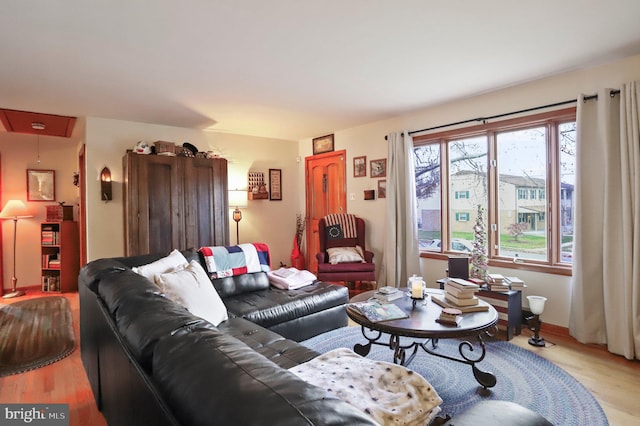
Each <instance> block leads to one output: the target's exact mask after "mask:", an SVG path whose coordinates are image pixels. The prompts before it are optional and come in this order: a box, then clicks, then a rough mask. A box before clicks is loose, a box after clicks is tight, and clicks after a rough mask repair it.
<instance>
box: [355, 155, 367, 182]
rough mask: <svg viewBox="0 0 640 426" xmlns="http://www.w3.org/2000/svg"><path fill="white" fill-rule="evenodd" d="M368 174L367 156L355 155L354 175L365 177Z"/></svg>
mask: <svg viewBox="0 0 640 426" xmlns="http://www.w3.org/2000/svg"><path fill="white" fill-rule="evenodd" d="M366 175H367V156H366V155H363V156H362V157H353V177H363V176H366Z"/></svg>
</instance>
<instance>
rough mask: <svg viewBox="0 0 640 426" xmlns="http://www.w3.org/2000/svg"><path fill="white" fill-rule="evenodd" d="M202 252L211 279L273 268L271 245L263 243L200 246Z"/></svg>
mask: <svg viewBox="0 0 640 426" xmlns="http://www.w3.org/2000/svg"><path fill="white" fill-rule="evenodd" d="M200 254H202V256H203V257H204V262H205V265H206V266H207V272H208V273H209V277H211V279H216V278H224V277H233V276H235V275H242V274H248V273H252V272H269V271H270V270H271V259H270V257H269V246H268V245H266V244H262V243H247V244H239V245H237V246H227V247H225V246H214V247H200Z"/></svg>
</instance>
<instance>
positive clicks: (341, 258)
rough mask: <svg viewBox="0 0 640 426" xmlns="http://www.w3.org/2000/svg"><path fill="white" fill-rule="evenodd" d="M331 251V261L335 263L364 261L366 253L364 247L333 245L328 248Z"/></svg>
mask: <svg viewBox="0 0 640 426" xmlns="http://www.w3.org/2000/svg"><path fill="white" fill-rule="evenodd" d="M327 252H328V253H329V263H331V264H332V265H335V264H336V263H353V262H360V263H364V253H363V252H362V247H360V246H355V247H332V248H329V249H327Z"/></svg>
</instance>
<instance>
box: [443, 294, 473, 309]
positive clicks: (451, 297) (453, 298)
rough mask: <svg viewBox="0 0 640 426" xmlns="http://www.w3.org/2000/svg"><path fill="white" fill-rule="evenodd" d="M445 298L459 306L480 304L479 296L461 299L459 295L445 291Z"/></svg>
mask: <svg viewBox="0 0 640 426" xmlns="http://www.w3.org/2000/svg"><path fill="white" fill-rule="evenodd" d="M444 298H445V299H446V300H447V301H448V302H449V303H453V304H454V305H457V306H474V305H477V304H478V298H477V297H475V296H474V297H472V298H471V299H461V298H459V297H456V296H454V295H453V294H451V293H447V292H445V293H444Z"/></svg>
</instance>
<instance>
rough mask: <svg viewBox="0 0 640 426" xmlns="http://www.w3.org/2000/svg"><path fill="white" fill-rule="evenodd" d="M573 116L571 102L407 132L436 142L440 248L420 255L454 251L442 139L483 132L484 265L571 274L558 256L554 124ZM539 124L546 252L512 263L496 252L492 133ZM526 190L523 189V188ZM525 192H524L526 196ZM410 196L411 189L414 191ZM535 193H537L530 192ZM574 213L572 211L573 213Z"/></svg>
mask: <svg viewBox="0 0 640 426" xmlns="http://www.w3.org/2000/svg"><path fill="white" fill-rule="evenodd" d="M575 121H576V107H570V108H563V109H557V110H553V111H547V112H543V113H538V114H533V115H522V116H518V117H516V118H511V119H505V120H500V121H494V122H491V123H484V124H480V125H474V126H470V127H459V128H455V129H452V130H446V131H440V132H435V133H427V134H421V135H415V136H413V144H414V146H415V147H419V146H423V145H437V146H440V152H441V155H440V203H441V205H440V214H441V248H440V250H441V251H439V252H436V251H430V250H420V257H424V258H432V259H442V260H445V259H447V258H448V255H450V254H454V253H455V254H458V255H459V254H460V252H457V251H451V250H448V249H446V248H448V247H450V244H451V237H450V235H449V226H450V225H449V223H448V220H449V218H451V216H450V214H451V206H450V200H449V196H448V193H449V191H450V188H451V187H450V185H451V183H450V181H449V176H448V175H449V173H448V161H449V159H448V156H447V155H446V152H447V144H448V143H449V142H451V141H455V140H459V139H464V138H470V137H474V136H486V137H487V143H488V156H487V161H488V167H487V169H488V179H489V180H488V200H487V206H488V207H487V211H486V212H485V214H486V223H487V255H488V263H489V266H494V267H505V268H510V269H523V270H532V271H537V272H545V273H551V274H557V275H566V276H570V275H571V266H572V264H571V263H566V262H562V261H561V243H562V240H561V230H560V226H559V224H560V220H559V219H560V204H561V203H560V196H561V188H560V158H559V157H560V151H559V150H560V147H559V145H560V141H559V137H558V135H559V133H558V128H559V126H560V125H561V124H564V123H570V122H575ZM535 127H545V128H546V133H547V143H546V149H547V164H548V167H547V177H546V179H547V182H548V185H547V190H546V192H545V194H544V200H545V201H546V202H547V203H546V204H547V211H546V212H545V216H546V219H547V221H548V225H547V248H548V251H549V256H548V260H544V261H537V260H532V259H520V260H518V262H517V263H516V262H514V260H513V259H512V258H508V257H504V256H499V255H498V252H499V248H498V245H497V244H498V242H499V238H500V235H499V230H498V229H497V228H498V227H497V226H492V225H493V224H496V225H497V224H498V215H499V204H498V201H499V200H498V194H497V193H496V192H497V189H498V182H497V179H498V170H497V167H496V161H495V160H496V147H497V137H496V135H497V134H498V133H501V132H505V131H517V130H524V129H528V128H535ZM527 192H528V191H527ZM529 195H530V194H528V193H527V196H529ZM414 196H415V194H414ZM536 196H537V197H540V194H539V193H537V194H536ZM573 216H575V212H573Z"/></svg>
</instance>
